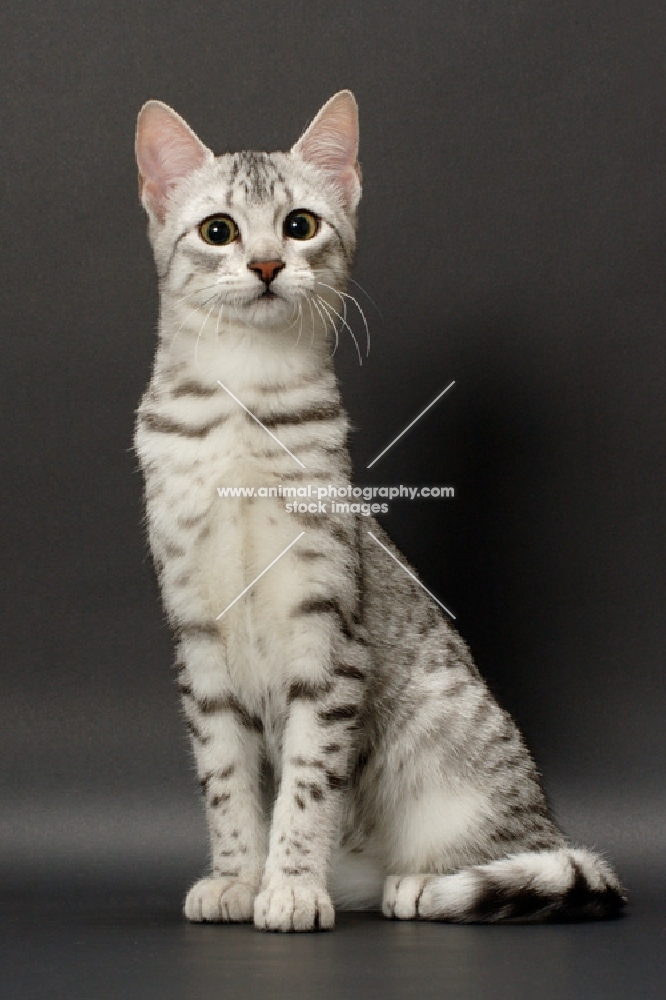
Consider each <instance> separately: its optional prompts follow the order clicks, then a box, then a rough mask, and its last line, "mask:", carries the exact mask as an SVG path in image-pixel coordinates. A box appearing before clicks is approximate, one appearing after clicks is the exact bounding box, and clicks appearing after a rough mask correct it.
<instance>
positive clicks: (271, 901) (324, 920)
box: [254, 878, 335, 931]
mask: <svg viewBox="0 0 666 1000" xmlns="http://www.w3.org/2000/svg"><path fill="white" fill-rule="evenodd" d="M334 924H335V910H334V909H333V904H332V903H331V899H330V896H329V895H328V893H327V892H326V890H325V889H323V888H322V887H321V886H318V885H308V884H303V883H301V882H300V881H297V880H295V879H289V878H285V879H282V880H280V881H275V882H273V881H272V882H271V883H270V884H269V886H268V887H267V888H265V889H263V890H262V891H261V892H260V893H259V895H258V896H257V898H256V899H255V901H254V926H255V927H257V928H258V929H259V930H262V931H315V930H330V929H331V928H332V927H333V925H334Z"/></svg>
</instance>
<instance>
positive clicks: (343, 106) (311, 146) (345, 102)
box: [291, 90, 361, 209]
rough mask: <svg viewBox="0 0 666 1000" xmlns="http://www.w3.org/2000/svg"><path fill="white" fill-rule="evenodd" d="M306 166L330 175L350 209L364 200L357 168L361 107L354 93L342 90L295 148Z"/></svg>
mask: <svg viewBox="0 0 666 1000" xmlns="http://www.w3.org/2000/svg"><path fill="white" fill-rule="evenodd" d="M291 151H292V153H296V154H298V156H300V157H301V158H302V159H303V160H305V161H306V162H307V163H313V164H314V165H315V166H317V167H320V168H321V169H322V170H324V171H325V172H326V173H327V174H329V175H330V177H331V179H332V180H333V181H334V183H335V184H336V186H337V187H338V188H339V189H340V192H341V193H342V196H343V198H344V201H345V205H346V206H347V208H349V209H355V208H356V206H357V204H358V200H359V198H360V196H361V168H360V167H359V164H358V158H357V157H358V107H357V104H356V100H355V98H354V95H353V94H352V92H351V90H341V91H339V93H337V94H335V95H334V96H333V97H332V98H331V99H330V101H327V102H326V104H325V105H324V107H323V108H322V109H321V111H320V112H319V114H318V115H317V116H316V118H315V119H314V120H313V121H312V122H311V124H310V125H308V127H307V128H306V130H305V132H304V133H303V135H302V136H301V138H300V139H299V140H298V142H297V143H296V145H295V146H293V147H292V150H291Z"/></svg>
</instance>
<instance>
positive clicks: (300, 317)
mask: <svg viewBox="0 0 666 1000" xmlns="http://www.w3.org/2000/svg"><path fill="white" fill-rule="evenodd" d="M297 305H298V336H297V337H296V343H295V344H294V347H298V345H299V344H300V342H301V334H302V333H303V303H302V302H301V299H300V297H299V299H298V302H297Z"/></svg>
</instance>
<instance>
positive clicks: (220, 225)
mask: <svg viewBox="0 0 666 1000" xmlns="http://www.w3.org/2000/svg"><path fill="white" fill-rule="evenodd" d="M199 235H200V236H201V239H202V240H203V241H204V243H210V245H211V246H214V247H226V246H228V244H229V243H233V242H234V240H235V239H237V237H238V227H237V225H236V223H235V222H234V220H233V219H232V218H231V216H229V215H211V216H210V217H209V218H208V219H204V221H203V222H202V223H201V225H200V226H199Z"/></svg>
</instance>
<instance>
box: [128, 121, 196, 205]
mask: <svg viewBox="0 0 666 1000" xmlns="http://www.w3.org/2000/svg"><path fill="white" fill-rule="evenodd" d="M211 157H212V153H211V152H210V150H209V149H207V148H206V146H204V144H203V143H202V142H201V140H200V139H198V138H197V136H196V135H195V134H194V132H193V131H192V129H191V128H190V127H189V125H187V124H186V122H184V121H183V119H182V118H181V117H180V116H179V115H177V114H176V112H175V111H172V110H171V108H169V107H168V106H167V105H166V104H162V103H161V102H159V101H149V102H148V104H145V105H144V106H143V108H142V109H141V111H140V113H139V118H138V121H137V130H136V158H137V163H138V166H139V183H140V190H141V197H142V201H143V203H144V205H145V206H146V208H147V209H149V210H150V211H152V212H154V213H155V214H156V215H157V216H158V218H160V219H161V218H163V217H164V213H165V211H166V202H167V196H168V193H169V190H170V188H172V187H173V186H174V184H176V183H177V182H178V181H179V180H181V179H182V178H183V177H186V176H187V175H188V174H190V173H192V171H193V170H196V169H197V168H198V167H200V166H202V165H203V164H204V163H205V162H206V160H207V159H210V158H211Z"/></svg>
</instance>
